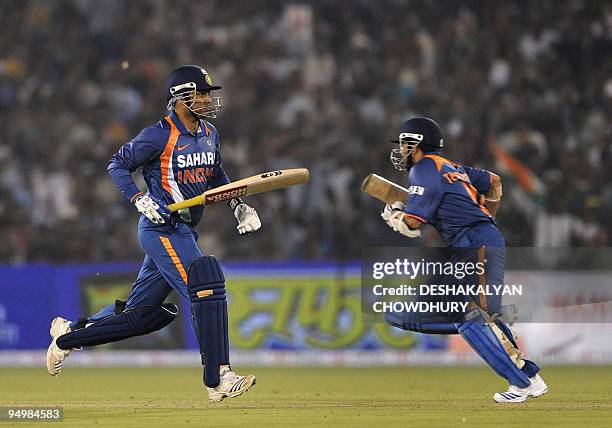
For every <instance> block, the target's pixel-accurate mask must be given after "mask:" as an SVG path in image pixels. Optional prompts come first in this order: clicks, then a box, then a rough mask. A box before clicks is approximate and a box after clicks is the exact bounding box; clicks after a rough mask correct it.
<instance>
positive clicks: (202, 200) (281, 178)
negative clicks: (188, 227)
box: [168, 168, 310, 211]
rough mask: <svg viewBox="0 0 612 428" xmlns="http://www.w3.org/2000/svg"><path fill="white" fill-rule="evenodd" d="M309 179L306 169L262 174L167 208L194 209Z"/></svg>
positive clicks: (175, 209)
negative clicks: (198, 206)
mask: <svg viewBox="0 0 612 428" xmlns="http://www.w3.org/2000/svg"><path fill="white" fill-rule="evenodd" d="M309 178H310V173H309V171H308V169H306V168H294V169H283V170H278V171H270V172H264V173H262V174H257V175H253V176H251V177H247V178H243V179H241V180H238V181H234V182H232V183H228V184H225V185H223V186H219V187H217V188H215V189H211V190H207V191H206V192H204V193H202V194H201V195H198V196H196V197H194V198H191V199H187V200H185V201H181V202H176V203H174V204H170V205H168V208H169V209H170V211H178V210H180V209H183V208H190V207H195V206H197V205H210V204H216V203H219V202H223V201H228V200H230V199H233V198H238V197H241V196H249V195H255V194H257V193H263V192H270V191H272V190H277V189H282V188H285V187H289V186H295V185H298V184H304V183H306V182H307V181H308V179H309Z"/></svg>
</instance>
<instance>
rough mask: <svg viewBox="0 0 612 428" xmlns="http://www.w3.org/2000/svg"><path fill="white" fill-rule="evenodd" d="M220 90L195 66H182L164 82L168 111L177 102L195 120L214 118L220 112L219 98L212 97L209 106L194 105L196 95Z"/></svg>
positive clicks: (220, 103) (206, 74) (201, 69)
mask: <svg viewBox="0 0 612 428" xmlns="http://www.w3.org/2000/svg"><path fill="white" fill-rule="evenodd" d="M216 89H221V86H217V85H214V84H213V80H212V77H211V76H210V74H208V72H207V71H206V70H204V69H203V68H202V67H200V66H197V65H184V66H182V67H179V68H177V69H176V70H174V71H173V72H172V74H170V77H169V78H168V81H167V82H166V101H168V107H167V108H168V110H173V109H174V106H175V105H176V103H177V102H181V103H182V104H184V105H185V107H187V109H189V111H191V112H192V113H193V114H194V115H195V116H196V117H197V118H199V119H201V118H204V117H207V118H215V117H217V113H218V112H219V110H221V107H222V102H221V97H212V100H211V102H210V103H209V104H204V105H202V104H200V103H196V98H197V96H196V94H197V93H199V92H210V91H214V90H216Z"/></svg>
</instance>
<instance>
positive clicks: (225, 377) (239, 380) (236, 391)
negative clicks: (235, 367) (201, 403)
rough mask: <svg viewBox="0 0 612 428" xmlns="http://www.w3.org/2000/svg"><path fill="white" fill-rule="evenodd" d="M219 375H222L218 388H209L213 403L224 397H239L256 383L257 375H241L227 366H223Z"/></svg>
mask: <svg viewBox="0 0 612 428" xmlns="http://www.w3.org/2000/svg"><path fill="white" fill-rule="evenodd" d="M219 375H220V376H221V382H219V385H217V387H216V388H207V389H208V397H209V398H210V401H212V402H213V403H218V402H219V401H221V400H223V399H224V398H233V397H238V396H239V395H241V394H242V393H243V392H246V391H248V390H249V388H250V387H252V386H253V385H255V376H253V375H246V376H240V375H237V374H236V373H234V372H233V371H231V370H230V369H229V368H227V367H223V368H222V369H221V370H220V371H219Z"/></svg>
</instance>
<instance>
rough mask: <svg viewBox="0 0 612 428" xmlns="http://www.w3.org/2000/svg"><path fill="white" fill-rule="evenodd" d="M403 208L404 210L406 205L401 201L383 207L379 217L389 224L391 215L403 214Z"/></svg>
mask: <svg viewBox="0 0 612 428" xmlns="http://www.w3.org/2000/svg"><path fill="white" fill-rule="evenodd" d="M404 208H406V204H404V203H403V202H402V201H396V202H393V204H392V205H389V204H387V205H385V208H384V209H383V210H382V212H381V213H380V216H381V217H382V219H383V220H384V221H385V223H387V224H389V217H390V216H391V214H393V212H394V211H402V212H404Z"/></svg>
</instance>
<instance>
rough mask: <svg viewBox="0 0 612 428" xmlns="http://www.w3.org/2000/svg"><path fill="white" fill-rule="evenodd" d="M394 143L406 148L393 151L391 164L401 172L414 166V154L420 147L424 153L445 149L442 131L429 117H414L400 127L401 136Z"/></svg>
mask: <svg viewBox="0 0 612 428" xmlns="http://www.w3.org/2000/svg"><path fill="white" fill-rule="evenodd" d="M392 143H397V144H399V145H400V146H405V148H404V150H402V147H399V148H397V149H393V150H391V156H390V158H391V163H392V164H393V166H394V167H395V168H396V169H398V170H400V171H406V170H408V169H410V167H411V166H412V158H411V156H412V153H413V152H414V150H415V149H416V148H417V147H418V148H420V149H421V150H423V151H424V152H430V153H431V152H437V151H440V150H441V149H442V148H443V147H444V139H443V138H442V130H441V129H440V126H438V124H437V123H436V122H435V121H434V120H432V119H430V118H428V117H413V118H411V119H408V120H407V121H405V122H404V123H402V126H400V130H399V136H398V139H397V140H393V141H392Z"/></svg>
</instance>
